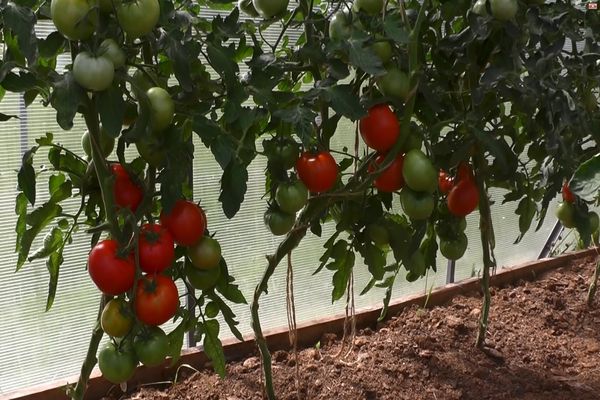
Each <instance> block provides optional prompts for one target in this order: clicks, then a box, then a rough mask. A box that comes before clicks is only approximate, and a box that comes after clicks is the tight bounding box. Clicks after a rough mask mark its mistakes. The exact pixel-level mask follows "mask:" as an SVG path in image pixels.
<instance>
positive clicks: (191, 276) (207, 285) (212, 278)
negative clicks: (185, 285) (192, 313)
mask: <svg viewBox="0 0 600 400" xmlns="http://www.w3.org/2000/svg"><path fill="white" fill-rule="evenodd" d="M185 276H186V278H187V280H188V282H189V283H190V285H192V286H193V287H194V288H195V289H198V290H208V289H211V288H213V287H214V286H215V285H216V284H217V281H218V280H219V277H220V276H221V268H211V269H199V268H196V267H194V266H193V265H189V264H186V266H185Z"/></svg>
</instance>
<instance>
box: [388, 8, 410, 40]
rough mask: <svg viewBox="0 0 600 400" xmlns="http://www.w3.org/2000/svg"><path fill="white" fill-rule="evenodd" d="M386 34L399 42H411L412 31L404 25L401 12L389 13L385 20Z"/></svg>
mask: <svg viewBox="0 0 600 400" xmlns="http://www.w3.org/2000/svg"><path fill="white" fill-rule="evenodd" d="M383 29H384V30H385V34H386V35H387V36H388V37H389V38H390V39H392V40H394V41H395V42H397V43H408V42H410V33H409V32H408V31H407V30H406V28H405V27H404V22H402V17H401V16H400V15H399V14H388V15H386V16H385V20H384V21H383Z"/></svg>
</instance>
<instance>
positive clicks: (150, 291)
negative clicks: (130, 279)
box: [134, 275, 179, 326]
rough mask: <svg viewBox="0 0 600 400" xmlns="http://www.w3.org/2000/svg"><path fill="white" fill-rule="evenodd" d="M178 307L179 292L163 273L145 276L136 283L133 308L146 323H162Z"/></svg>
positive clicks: (154, 324) (169, 317) (153, 324)
mask: <svg viewBox="0 0 600 400" xmlns="http://www.w3.org/2000/svg"><path fill="white" fill-rule="evenodd" d="M177 308H179V292H178V290H177V286H175V283H174V282H173V280H172V279H171V278H169V277H168V276H164V275H156V276H145V277H143V278H141V279H140V280H139V281H138V283H137V289H136V293H135V302H134V310H135V315H136V316H137V318H138V319H139V320H140V321H141V322H143V323H144V324H146V325H151V326H156V325H162V324H164V323H165V322H167V321H168V320H170V319H171V318H173V316H174V315H175V313H176V312H177Z"/></svg>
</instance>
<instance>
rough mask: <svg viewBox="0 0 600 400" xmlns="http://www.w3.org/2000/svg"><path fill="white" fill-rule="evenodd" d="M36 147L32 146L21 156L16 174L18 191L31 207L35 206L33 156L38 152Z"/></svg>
mask: <svg viewBox="0 0 600 400" xmlns="http://www.w3.org/2000/svg"><path fill="white" fill-rule="evenodd" d="M38 148H39V147H38V146H34V147H32V148H31V149H29V150H27V151H26V152H25V154H24V155H23V159H22V162H21V168H20V169H19V173H18V174H17V181H18V184H19V187H18V188H19V190H20V191H22V192H23V194H24V195H25V197H26V198H27V200H29V203H31V205H32V206H33V205H35V194H36V190H35V170H34V169H33V156H34V155H35V153H36V152H37V150H38Z"/></svg>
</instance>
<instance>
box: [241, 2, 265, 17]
mask: <svg viewBox="0 0 600 400" xmlns="http://www.w3.org/2000/svg"><path fill="white" fill-rule="evenodd" d="M238 8H239V9H240V11H242V12H243V13H245V14H246V15H247V16H249V17H252V18H257V17H259V16H260V14H259V13H258V11H256V8H254V4H252V0H239V1H238Z"/></svg>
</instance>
